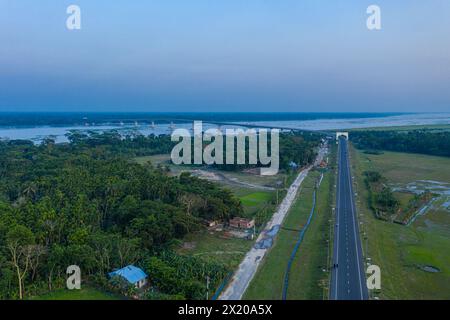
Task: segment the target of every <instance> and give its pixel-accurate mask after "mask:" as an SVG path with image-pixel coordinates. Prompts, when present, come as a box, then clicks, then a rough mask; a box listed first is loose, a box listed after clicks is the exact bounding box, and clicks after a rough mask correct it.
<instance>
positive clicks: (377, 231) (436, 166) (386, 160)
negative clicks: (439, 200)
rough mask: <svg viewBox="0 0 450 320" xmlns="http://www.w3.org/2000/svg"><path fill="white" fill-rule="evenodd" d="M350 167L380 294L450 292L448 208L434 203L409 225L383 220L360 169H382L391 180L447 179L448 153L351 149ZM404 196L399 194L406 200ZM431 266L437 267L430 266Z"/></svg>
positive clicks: (449, 178) (432, 296)
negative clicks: (369, 198)
mask: <svg viewBox="0 0 450 320" xmlns="http://www.w3.org/2000/svg"><path fill="white" fill-rule="evenodd" d="M351 160H352V170H353V174H354V175H355V181H356V183H355V187H356V191H357V193H358V197H357V207H358V208H357V210H358V214H359V215H360V218H359V219H360V221H361V222H363V224H362V225H361V229H360V230H361V233H362V234H363V235H362V239H363V243H362V244H363V251H364V252H365V253H364V255H365V258H367V257H369V258H370V259H371V263H372V264H376V265H378V266H380V268H381V290H380V291H379V292H374V293H372V297H374V296H376V297H379V298H381V299H449V298H450V267H449V266H450V250H449V248H450V219H449V215H450V211H448V210H445V209H443V208H439V209H438V207H436V208H433V209H432V210H430V211H428V212H427V213H426V214H424V215H423V216H420V217H419V218H418V219H417V220H416V221H415V222H414V223H413V224H412V225H410V226H403V225H399V224H395V223H391V222H386V221H381V220H378V219H376V218H375V217H374V215H373V213H372V212H371V211H370V210H369V209H368V205H367V196H368V193H367V190H366V188H365V184H364V182H363V174H362V173H363V172H364V171H366V170H376V171H379V172H381V173H382V174H383V175H384V176H385V177H386V178H387V179H388V183H389V184H407V183H412V182H415V181H418V180H436V181H441V182H449V181H450V172H449V170H448V168H450V159H449V158H443V157H434V156H426V155H417V154H407V153H396V152H385V153H384V154H381V155H368V154H364V153H362V152H361V151H358V150H356V149H353V148H352V150H351ZM405 200H406V199H400V201H405ZM427 266H431V267H434V268H437V269H438V270H439V272H435V273H433V272H428V271H425V270H424V268H426V267H427Z"/></svg>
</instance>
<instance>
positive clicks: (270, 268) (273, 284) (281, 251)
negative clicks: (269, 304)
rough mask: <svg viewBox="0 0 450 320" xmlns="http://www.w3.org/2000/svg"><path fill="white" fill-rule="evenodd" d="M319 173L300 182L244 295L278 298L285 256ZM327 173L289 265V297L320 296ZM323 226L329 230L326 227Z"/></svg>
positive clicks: (304, 218) (302, 222) (307, 208)
mask: <svg viewBox="0 0 450 320" xmlns="http://www.w3.org/2000/svg"><path fill="white" fill-rule="evenodd" d="M318 176H319V173H318V172H311V173H310V175H309V176H308V177H307V178H306V179H305V181H304V182H303V186H302V188H301V191H300V193H299V195H298V196H297V199H296V201H295V203H294V205H293V207H292V208H291V210H290V211H289V214H288V216H287V217H286V220H285V222H284V223H283V227H282V228H281V229H280V231H279V233H278V236H277V238H276V241H275V244H274V246H273V247H272V249H271V250H270V252H269V254H268V256H267V257H266V258H265V259H264V261H263V262H262V265H261V267H260V269H259V270H258V272H257V273H256V275H255V277H254V278H253V281H252V282H251V283H250V286H249V287H248V289H247V291H246V293H245V295H244V298H245V299H274V300H279V299H281V297H282V290H283V279H284V275H285V271H286V267H287V263H288V259H289V256H290V255H291V252H292V250H293V248H294V246H295V243H296V241H297V239H298V234H299V231H300V230H301V228H303V226H304V225H305V223H306V221H307V219H308V216H309V213H310V211H311V207H312V195H313V187H314V183H315V181H316V179H317V177H318ZM330 176H331V175H330V174H327V177H326V178H324V180H323V182H322V185H321V187H320V191H319V195H320V196H319V199H318V211H316V213H315V216H314V218H313V220H312V223H311V225H310V227H309V228H310V229H308V231H307V232H306V234H305V238H304V242H303V243H302V245H301V246H300V250H299V251H298V253H297V256H296V258H295V260H294V263H293V265H292V269H291V274H290V286H289V290H288V299H309V298H317V299H322V296H323V290H322V289H321V288H320V285H319V283H318V282H319V281H321V280H323V279H326V277H327V276H326V274H325V273H324V272H323V271H322V267H325V268H326V263H327V243H326V241H325V242H324V239H323V236H327V235H328V232H325V234H323V233H321V232H320V230H321V229H323V227H324V220H325V221H328V219H329V216H328V215H327V214H325V212H326V207H327V204H326V203H327V202H328V199H329V198H328V195H329V184H330ZM317 213H318V214H317ZM327 216H328V217H327ZM325 217H327V218H325ZM325 230H328V229H327V227H325ZM269 279H270V280H269Z"/></svg>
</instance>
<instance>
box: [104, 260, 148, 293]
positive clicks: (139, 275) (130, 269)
mask: <svg viewBox="0 0 450 320" xmlns="http://www.w3.org/2000/svg"><path fill="white" fill-rule="evenodd" d="M108 275H109V277H110V278H112V277H115V276H120V277H122V278H124V279H125V280H127V281H128V282H129V283H130V284H133V285H134V286H135V287H136V288H137V289H139V288H142V287H143V286H145V285H146V284H147V278H148V276H147V274H146V273H145V272H144V271H142V269H140V268H138V267H135V266H133V265H129V266H126V267H124V268H122V269H119V270H116V271H113V272H110V273H109V274H108Z"/></svg>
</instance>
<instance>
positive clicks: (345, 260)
mask: <svg viewBox="0 0 450 320" xmlns="http://www.w3.org/2000/svg"><path fill="white" fill-rule="evenodd" d="M338 154H339V172H338V181H337V191H336V192H337V194H336V225H335V232H334V253H333V265H332V268H333V269H332V276H331V285H330V299H333V300H366V299H368V292H367V286H366V277H365V270H364V263H363V255H362V249H361V240H360V237H359V228H358V220H357V216H356V208H355V200H354V194H353V187H352V179H351V174H350V166H349V159H348V146H347V139H346V138H344V137H340V138H339V151H338Z"/></svg>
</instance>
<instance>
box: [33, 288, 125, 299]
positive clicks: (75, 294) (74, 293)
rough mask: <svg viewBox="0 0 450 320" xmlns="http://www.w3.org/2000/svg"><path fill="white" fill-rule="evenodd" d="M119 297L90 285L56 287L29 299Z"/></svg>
mask: <svg viewBox="0 0 450 320" xmlns="http://www.w3.org/2000/svg"><path fill="white" fill-rule="evenodd" d="M119 299H121V298H120V297H118V296H116V295H113V294H109V293H106V292H103V291H100V290H97V289H94V288H91V287H83V288H81V289H80V290H68V289H58V290H55V291H53V292H50V293H47V294H45V295H42V296H37V297H33V298H31V300H119Z"/></svg>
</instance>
